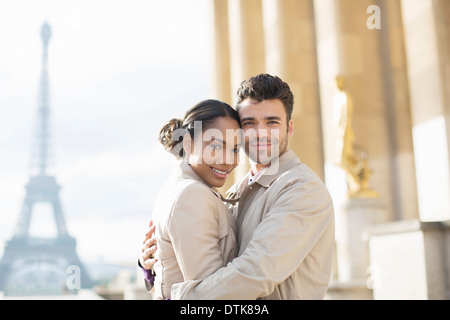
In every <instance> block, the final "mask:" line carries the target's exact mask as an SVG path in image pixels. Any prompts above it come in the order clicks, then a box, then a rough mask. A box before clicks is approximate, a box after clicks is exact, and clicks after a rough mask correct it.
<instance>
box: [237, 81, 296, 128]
mask: <svg viewBox="0 0 450 320" xmlns="http://www.w3.org/2000/svg"><path fill="white" fill-rule="evenodd" d="M247 98H250V99H252V100H256V101H258V102H261V101H263V100H270V99H280V100H281V102H282V103H283V105H284V108H285V110H286V115H287V121H288V122H289V120H291V116H292V110H293V108H294V95H293V94H292V91H291V89H290V88H289V85H288V84H287V83H286V82H284V81H283V80H281V79H280V78H278V77H276V76H271V75H270V74H264V73H263V74H259V75H257V76H254V77H251V78H250V79H248V80H245V81H243V82H242V83H241V87H240V88H239V90H238V91H237V110H238V111H239V105H240V104H241V102H242V101H244V100H245V99H247Z"/></svg>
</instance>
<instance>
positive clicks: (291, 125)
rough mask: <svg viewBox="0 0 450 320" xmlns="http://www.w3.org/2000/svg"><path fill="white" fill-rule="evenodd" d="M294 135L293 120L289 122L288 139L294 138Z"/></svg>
mask: <svg viewBox="0 0 450 320" xmlns="http://www.w3.org/2000/svg"><path fill="white" fill-rule="evenodd" d="M293 134H294V121H293V120H292V119H291V120H289V122H288V137H289V138H290V137H292V135H293Z"/></svg>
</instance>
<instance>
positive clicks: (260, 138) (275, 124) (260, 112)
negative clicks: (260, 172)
mask: <svg viewBox="0 0 450 320" xmlns="http://www.w3.org/2000/svg"><path fill="white" fill-rule="evenodd" d="M239 117H240V119H241V125H242V129H243V130H244V136H245V152H246V153H247V155H248V156H249V158H250V159H251V160H252V161H254V162H255V163H257V164H260V165H267V164H269V163H270V162H271V161H272V159H276V158H277V157H279V156H280V155H282V154H283V153H284V152H286V151H287V144H288V139H289V138H290V137H291V136H292V134H293V132H294V125H293V122H292V120H289V123H288V122H287V115H286V110H285V108H284V106H283V103H282V102H281V100H279V99H273V100H263V101H261V102H258V101H255V100H251V99H249V98H248V99H245V100H244V101H242V103H241V104H240V108H239Z"/></svg>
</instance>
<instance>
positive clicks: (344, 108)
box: [333, 76, 378, 198]
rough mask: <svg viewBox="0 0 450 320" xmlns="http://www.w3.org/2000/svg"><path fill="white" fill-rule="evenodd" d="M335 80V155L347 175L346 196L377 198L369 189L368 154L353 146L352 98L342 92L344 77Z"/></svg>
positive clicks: (374, 192)
mask: <svg viewBox="0 0 450 320" xmlns="http://www.w3.org/2000/svg"><path fill="white" fill-rule="evenodd" d="M335 80H336V87H337V91H338V92H337V93H336V95H335V97H334V101H333V113H334V123H335V126H336V129H337V145H336V147H337V148H336V155H337V160H338V165H339V166H340V167H341V168H342V169H343V170H344V171H345V173H346V175H347V185H348V189H349V190H348V196H349V197H351V198H356V197H359V198H375V197H378V193H377V192H376V191H374V190H372V189H371V188H370V187H369V177H370V174H371V173H372V172H371V170H370V169H369V165H368V159H369V156H368V153H367V151H366V150H364V149H363V148H362V147H360V146H357V145H355V144H354V140H355V134H354V133H353V127H352V118H353V102H352V98H351V96H350V95H349V94H348V93H347V92H346V91H345V90H344V88H345V79H344V77H343V76H337V77H336V79H335Z"/></svg>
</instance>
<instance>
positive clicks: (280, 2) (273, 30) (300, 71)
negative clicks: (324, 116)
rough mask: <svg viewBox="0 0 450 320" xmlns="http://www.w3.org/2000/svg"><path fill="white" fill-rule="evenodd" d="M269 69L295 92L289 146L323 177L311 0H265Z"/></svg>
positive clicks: (265, 27)
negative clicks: (292, 126)
mask: <svg viewBox="0 0 450 320" xmlns="http://www.w3.org/2000/svg"><path fill="white" fill-rule="evenodd" d="M263 9H264V10H263V11H264V35H265V52H266V69H267V72H268V73H270V74H272V75H277V76H279V77H280V78H281V79H283V80H284V81H286V82H287V83H288V84H289V86H290V88H291V90H292V92H293V94H294V111H293V114H292V119H293V120H294V135H293V136H292V137H291V139H290V142H289V148H290V149H291V150H293V151H295V153H296V154H297V155H298V156H299V157H300V159H301V160H302V162H304V163H306V164H307V165H308V166H310V167H311V168H312V169H313V170H314V171H315V172H316V173H317V174H318V175H319V176H320V177H322V178H324V173H323V171H324V170H323V149H322V131H321V118H320V102H319V87H318V75H317V55H316V45H315V32H314V14H313V4H312V1H311V0H263Z"/></svg>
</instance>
